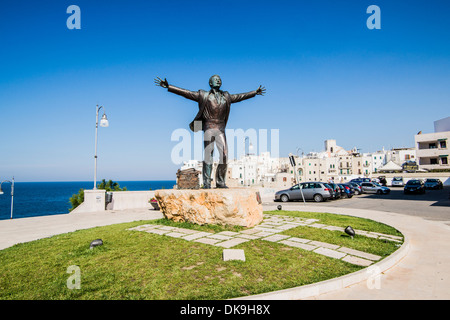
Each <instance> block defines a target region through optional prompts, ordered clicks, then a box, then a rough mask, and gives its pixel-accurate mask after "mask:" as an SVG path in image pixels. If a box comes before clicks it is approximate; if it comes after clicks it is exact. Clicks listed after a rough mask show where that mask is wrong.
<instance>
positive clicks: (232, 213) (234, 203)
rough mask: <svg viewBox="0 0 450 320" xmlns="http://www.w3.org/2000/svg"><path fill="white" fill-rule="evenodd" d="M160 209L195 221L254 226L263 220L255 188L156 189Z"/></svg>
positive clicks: (174, 217) (175, 217)
mask: <svg viewBox="0 0 450 320" xmlns="http://www.w3.org/2000/svg"><path fill="white" fill-rule="evenodd" d="M155 198H156V199H157V200H158V203H159V206H160V208H161V212H162V213H163V214H164V216H165V217H166V218H168V219H171V220H174V221H177V222H178V221H183V222H184V221H186V222H191V223H196V224H200V225H203V224H220V225H238V226H243V227H254V226H256V225H257V224H259V223H261V221H262V220H263V210H262V204H261V197H260V195H259V192H258V190H256V189H244V188H230V189H200V190H175V189H171V190H169V189H167V190H157V191H155Z"/></svg>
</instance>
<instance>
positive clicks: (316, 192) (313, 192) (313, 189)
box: [275, 182, 333, 202]
mask: <svg viewBox="0 0 450 320" xmlns="http://www.w3.org/2000/svg"><path fill="white" fill-rule="evenodd" d="M302 193H303V196H302ZM332 193H333V190H332V188H331V187H330V186H329V185H328V184H326V183H324V182H302V183H299V184H296V185H294V186H292V187H291V188H289V189H286V190H281V191H278V192H276V193H275V201H282V202H288V201H293V200H300V201H303V197H304V198H305V200H314V201H316V202H322V201H326V200H328V199H330V198H331V197H332V195H333V194H332Z"/></svg>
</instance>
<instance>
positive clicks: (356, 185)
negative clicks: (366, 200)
mask: <svg viewBox="0 0 450 320" xmlns="http://www.w3.org/2000/svg"><path fill="white" fill-rule="evenodd" d="M346 185H348V186H349V187H350V188H352V190H353V193H354V194H356V195H359V194H361V193H363V191H362V188H361V185H360V184H359V183H356V182H347V183H346Z"/></svg>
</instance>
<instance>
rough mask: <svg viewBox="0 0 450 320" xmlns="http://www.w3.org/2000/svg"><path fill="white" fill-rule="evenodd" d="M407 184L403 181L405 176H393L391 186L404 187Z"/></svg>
mask: <svg viewBox="0 0 450 320" xmlns="http://www.w3.org/2000/svg"><path fill="white" fill-rule="evenodd" d="M404 185H405V184H404V183H403V177H394V178H392V182H391V186H392V187H403V186H404Z"/></svg>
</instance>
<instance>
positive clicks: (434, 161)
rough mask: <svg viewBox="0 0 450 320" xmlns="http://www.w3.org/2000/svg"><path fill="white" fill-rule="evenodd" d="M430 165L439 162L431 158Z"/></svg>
mask: <svg viewBox="0 0 450 320" xmlns="http://www.w3.org/2000/svg"><path fill="white" fill-rule="evenodd" d="M430 164H438V161H437V159H436V158H431V159H430Z"/></svg>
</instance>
